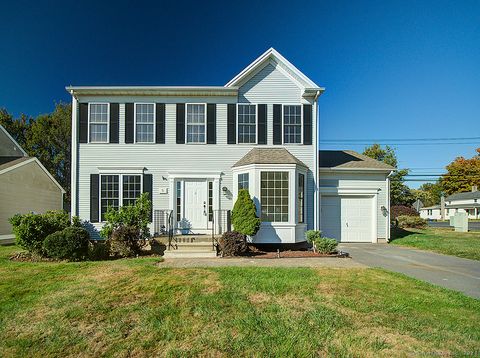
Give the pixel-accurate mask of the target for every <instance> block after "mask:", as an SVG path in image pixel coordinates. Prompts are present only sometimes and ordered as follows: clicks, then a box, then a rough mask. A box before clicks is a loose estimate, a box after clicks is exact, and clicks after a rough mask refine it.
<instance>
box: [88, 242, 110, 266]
mask: <svg viewBox="0 0 480 358" xmlns="http://www.w3.org/2000/svg"><path fill="white" fill-rule="evenodd" d="M109 257H110V247H109V245H108V243H107V242H106V241H104V240H94V241H91V242H90V245H89V247H88V259H89V260H91V261H98V260H107V259H108V258H109Z"/></svg>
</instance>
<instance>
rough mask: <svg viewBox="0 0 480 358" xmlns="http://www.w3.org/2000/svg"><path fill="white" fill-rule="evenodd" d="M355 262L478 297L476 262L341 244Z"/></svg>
mask: <svg viewBox="0 0 480 358" xmlns="http://www.w3.org/2000/svg"><path fill="white" fill-rule="evenodd" d="M339 248H340V249H341V250H342V251H346V252H348V253H349V254H350V255H351V257H352V259H353V260H354V261H355V262H358V263H360V264H364V265H367V266H370V267H381V268H384V269H386V270H390V271H395V272H400V273H403V274H405V275H408V276H411V277H414V278H417V279H419V280H423V281H427V282H430V283H433V284H435V285H439V286H443V287H446V288H450V289H453V290H457V291H461V292H463V293H465V294H466V295H468V296H471V297H475V298H480V261H476V260H468V259H462V258H459V257H455V256H447V255H441V254H436V253H433V252H429V251H422V250H416V249H410V248H404V247H398V246H394V245H388V244H341V245H339Z"/></svg>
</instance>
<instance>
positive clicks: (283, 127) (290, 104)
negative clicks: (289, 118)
mask: <svg viewBox="0 0 480 358" xmlns="http://www.w3.org/2000/svg"><path fill="white" fill-rule="evenodd" d="M285 106H300V143H285V123H284V122H285V117H284V112H285ZM282 144H283V145H303V104H302V103H284V104H282Z"/></svg>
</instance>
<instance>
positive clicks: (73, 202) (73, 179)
mask: <svg viewBox="0 0 480 358" xmlns="http://www.w3.org/2000/svg"><path fill="white" fill-rule="evenodd" d="M70 94H71V95H72V139H71V140H72V147H71V148H72V154H71V155H72V157H71V163H70V165H71V167H70V168H71V170H70V172H71V173H70V217H73V216H77V215H78V212H77V196H78V192H77V160H78V144H77V136H78V135H77V110H78V109H77V107H78V100H77V98H76V97H75V93H74V92H73V90H70Z"/></svg>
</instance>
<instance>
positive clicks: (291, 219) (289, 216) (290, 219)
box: [258, 168, 297, 225]
mask: <svg viewBox="0 0 480 358" xmlns="http://www.w3.org/2000/svg"><path fill="white" fill-rule="evenodd" d="M263 172H280V173H283V172H286V173H287V174H288V180H287V183H288V194H287V199H288V201H287V203H288V210H287V219H288V220H287V221H263V220H262V223H263V222H265V223H269V224H271V225H282V224H288V225H291V224H292V222H293V225H297V224H296V223H297V220H296V216H297V215H296V214H295V212H293V217H292V208H293V209H296V207H297V205H296V201H295V197H293V198H292V194H293V195H295V194H296V193H297V190H296V189H295V188H293V189H294V190H293V191H292V187H291V186H292V172H291V171H290V170H288V169H280V168H278V169H277V168H272V169H260V170H259V171H258V199H259V203H260V205H259V208H260V210H259V211H260V215H259V217H260V218H261V217H262V194H261V193H262V192H261V191H262V173H263ZM293 173H294V174H293V175H295V173H296V171H294V172H293ZM293 183H294V184H293V185H296V184H297V180H296V178H295V180H294V181H293ZM292 200H293V202H292Z"/></svg>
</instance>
